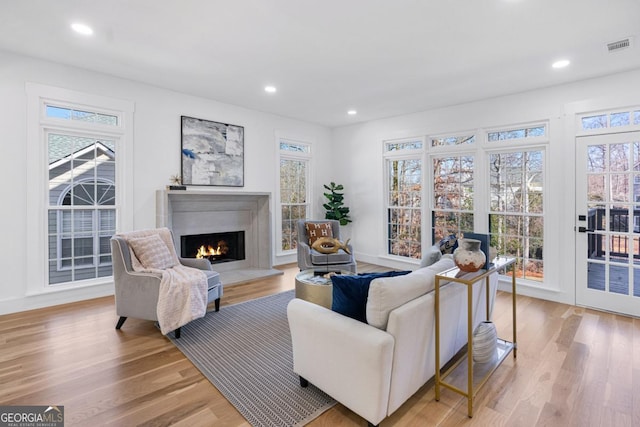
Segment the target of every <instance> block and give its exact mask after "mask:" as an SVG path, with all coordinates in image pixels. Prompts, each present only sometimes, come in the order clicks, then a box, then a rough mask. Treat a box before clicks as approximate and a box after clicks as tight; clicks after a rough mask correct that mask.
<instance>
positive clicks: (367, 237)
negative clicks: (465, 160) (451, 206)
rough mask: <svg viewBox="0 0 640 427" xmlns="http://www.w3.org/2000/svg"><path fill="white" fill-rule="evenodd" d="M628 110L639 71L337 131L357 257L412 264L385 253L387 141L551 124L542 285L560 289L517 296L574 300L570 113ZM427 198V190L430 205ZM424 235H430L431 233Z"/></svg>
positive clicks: (635, 100)
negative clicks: (541, 122)
mask: <svg viewBox="0 0 640 427" xmlns="http://www.w3.org/2000/svg"><path fill="white" fill-rule="evenodd" d="M631 105H640V70H635V71H632V72H627V73H623V74H618V75H613V76H608V77H603V78H598V79H593V80H588V81H583V82H578V83H574V84H568V85H563V86H556V87H553V88H548V89H544V90H537V91H532V92H527V93H521V94H517V95H511V96H503V97H498V98H492V99H487V100H483V101H479V102H473V103H468V104H463V105H458V106H452V107H448V108H440V109H435V110H430V111H424V112H420V113H416V114H410V115H405V116H400V117H394V118H389V119H384V120H376V121H372V122H367V123H363V124H359V125H352V126H348V127H342V128H338V129H334V131H333V145H334V149H335V151H336V152H340V156H336V157H335V159H336V165H335V169H334V171H335V172H334V179H335V180H336V181H338V182H341V183H343V184H344V185H345V186H346V188H347V195H346V198H347V200H346V201H347V205H349V206H350V207H351V209H352V212H353V215H352V217H353V223H352V224H351V225H350V235H351V238H352V243H353V245H354V248H355V250H356V252H357V257H358V259H359V260H364V261H368V262H372V263H377V264H381V265H387V266H389V267H396V268H406V267H408V265H406V264H403V263H399V262H397V261H394V260H391V259H389V258H388V257H385V256H384V253H385V246H384V244H385V243H384V241H383V240H382V235H381V233H382V232H383V231H384V227H385V216H384V215H385V213H384V210H383V208H382V207H383V206H384V204H383V202H384V199H383V177H384V174H383V159H382V141H383V140H386V139H393V138H403V137H415V136H422V135H437V134H443V133H450V132H459V131H465V130H475V129H480V128H489V127H496V126H504V125H513V124H518V123H526V122H533V121H539V120H549V122H550V129H549V133H550V144H549V151H548V157H547V159H548V160H547V161H548V163H549V164H548V168H549V169H548V172H549V173H548V175H547V177H546V179H547V180H548V183H549V191H548V193H547V199H546V206H545V240H546V243H547V245H546V251H545V286H546V287H548V288H556V289H555V290H541V289H540V287H539V286H538V287H525V286H522V287H520V290H519V291H520V292H522V293H523V294H528V295H531V296H536V297H541V298H546V299H551V300H555V301H560V302H567V303H574V302H575V232H574V230H573V227H574V225H575V221H574V216H575V202H574V199H575V196H574V188H575V176H574V175H575V173H574V170H575V169H574V168H575V161H574V158H575V156H574V152H575V129H574V121H573V117H574V116H572V117H565V115H566V113H567V112H569V111H578V112H580V111H590V110H595V109H603V108H612V107H623V106H631ZM364 108H366V106H365V107H364ZM361 109H363V108H362V107H361ZM430 195H431V192H430V191H429V192H428V194H427V197H426V201H427V203H428V201H429V200H430ZM425 204H426V203H425ZM426 208H427V209H428V205H427V206H426ZM423 233H424V234H426V235H428V236H430V235H431V234H430V231H429V230H424V231H423ZM428 239H430V237H429V238H428Z"/></svg>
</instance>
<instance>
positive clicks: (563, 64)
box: [551, 59, 571, 68]
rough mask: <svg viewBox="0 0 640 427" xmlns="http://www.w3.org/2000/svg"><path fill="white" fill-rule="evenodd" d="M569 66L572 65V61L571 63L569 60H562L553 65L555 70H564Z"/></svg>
mask: <svg viewBox="0 0 640 427" xmlns="http://www.w3.org/2000/svg"><path fill="white" fill-rule="evenodd" d="M569 64H571V61H569V60H568V59H561V60H559V61H556V62H554V63H553V64H551V66H552V67H553V68H564V67H567V66H569Z"/></svg>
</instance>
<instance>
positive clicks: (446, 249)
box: [438, 234, 458, 255]
mask: <svg viewBox="0 0 640 427" xmlns="http://www.w3.org/2000/svg"><path fill="white" fill-rule="evenodd" d="M438 247H439V248H440V252H441V253H442V255H444V254H452V253H453V251H455V250H456V249H457V248H458V238H457V237H456V235H455V234H450V235H448V236H446V237H443V238H442V239H441V240H440V241H439V242H438Z"/></svg>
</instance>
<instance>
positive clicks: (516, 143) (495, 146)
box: [482, 121, 551, 289]
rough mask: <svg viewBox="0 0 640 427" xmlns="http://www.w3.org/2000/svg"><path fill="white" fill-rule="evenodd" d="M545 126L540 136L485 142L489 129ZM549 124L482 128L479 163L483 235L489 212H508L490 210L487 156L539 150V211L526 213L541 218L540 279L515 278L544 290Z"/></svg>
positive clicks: (521, 214) (487, 232)
mask: <svg viewBox="0 0 640 427" xmlns="http://www.w3.org/2000/svg"><path fill="white" fill-rule="evenodd" d="M542 125H544V126H545V132H544V135H542V136H531V137H524V138H514V139H502V140H497V141H489V140H488V135H489V133H491V132H496V131H507V132H508V131H513V130H517V129H522V128H532V127H536V126H542ZM549 129H550V123H549V122H548V121H539V122H531V123H524V124H519V125H510V126H504V127H496V128H491V129H485V130H484V144H483V149H482V152H483V163H484V164H485V166H486V177H485V178H484V182H486V183H487V187H486V197H485V204H484V205H485V206H484V215H483V218H484V219H486V220H485V224H486V227H487V229H486V234H489V235H490V230H489V227H490V216H491V215H493V214H497V215H504V214H506V215H509V212H498V213H494V212H493V211H492V210H491V200H490V199H491V171H490V167H489V161H490V158H491V155H495V154H509V153H522V152H525V151H529V152H531V151H539V152H541V155H542V163H543V164H542V174H543V184H542V213H540V214H535V215H530V216H535V217H541V218H542V220H543V230H542V259H541V261H542V265H543V276H542V278H541V280H533V279H527V278H525V277H520V276H518V277H517V280H518V283H520V284H528V285H530V286H532V287H535V288H538V289H546V288H548V285H545V281H546V279H545V274H544V271H545V267H544V266H545V265H546V261H545V253H548V242H547V240H548V239H547V238H546V237H545V236H548V230H547V229H546V228H547V224H548V223H549V221H548V219H547V218H546V217H545V215H546V212H547V211H548V199H549V182H548V177H549V145H550V140H551V137H550V132H549ZM513 214H517V215H519V216H524V215H523V213H522V212H517V213H515V212H514V213H513ZM522 258H523V259H524V258H526V259H528V258H529V255H527V256H526V257H525V256H523V257H522ZM511 268H515V267H510V268H509V269H508V271H507V272H510V271H511ZM507 272H503V273H502V274H506V273H507Z"/></svg>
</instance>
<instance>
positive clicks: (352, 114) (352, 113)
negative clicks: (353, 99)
mask: <svg viewBox="0 0 640 427" xmlns="http://www.w3.org/2000/svg"><path fill="white" fill-rule="evenodd" d="M347 114H348V115H350V116H355V115H356V114H358V112H357V111H356V110H349V111H347Z"/></svg>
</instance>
